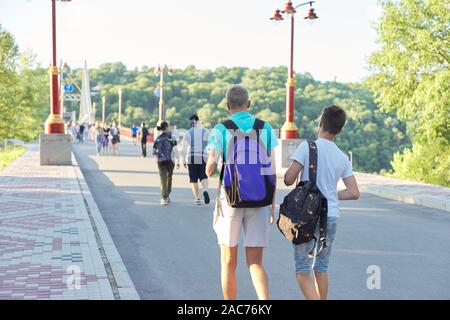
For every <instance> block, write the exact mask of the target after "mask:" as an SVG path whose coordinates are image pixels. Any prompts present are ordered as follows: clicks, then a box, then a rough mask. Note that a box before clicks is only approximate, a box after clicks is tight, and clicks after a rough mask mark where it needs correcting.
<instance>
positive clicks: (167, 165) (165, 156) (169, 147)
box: [153, 121, 180, 206]
mask: <svg viewBox="0 0 450 320" xmlns="http://www.w3.org/2000/svg"><path fill="white" fill-rule="evenodd" d="M156 128H157V129H158V131H162V133H161V134H160V135H159V136H158V138H156V140H155V142H154V144H153V155H154V156H156V157H157V160H158V170H159V176H160V178H161V205H163V206H165V205H168V204H169V203H170V197H169V196H170V192H171V191H172V174H173V169H174V168H175V163H174V158H175V159H178V157H177V156H176V153H177V150H176V145H177V142H176V140H175V139H173V138H172V134H171V132H170V128H169V124H168V123H167V122H166V121H163V122H161V124H160V125H159V126H157V127H156ZM174 153H175V154H174ZM177 162H178V161H177ZM179 167H180V164H179V163H177V168H179Z"/></svg>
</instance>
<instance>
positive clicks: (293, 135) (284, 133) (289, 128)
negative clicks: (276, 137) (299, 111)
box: [280, 122, 298, 140]
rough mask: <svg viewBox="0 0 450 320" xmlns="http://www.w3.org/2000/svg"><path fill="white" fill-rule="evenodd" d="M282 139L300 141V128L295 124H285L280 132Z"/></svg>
mask: <svg viewBox="0 0 450 320" xmlns="http://www.w3.org/2000/svg"><path fill="white" fill-rule="evenodd" d="M280 138H281V139H287V140H290V139H298V128H297V126H296V125H295V123H294V122H285V123H284V125H283V127H281V130H280Z"/></svg>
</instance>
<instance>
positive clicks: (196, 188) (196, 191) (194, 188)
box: [192, 182, 200, 200]
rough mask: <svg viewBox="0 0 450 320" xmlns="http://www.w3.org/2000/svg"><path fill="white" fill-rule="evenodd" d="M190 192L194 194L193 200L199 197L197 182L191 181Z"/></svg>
mask: <svg viewBox="0 0 450 320" xmlns="http://www.w3.org/2000/svg"><path fill="white" fill-rule="evenodd" d="M192 193H193V194H194V197H195V200H198V199H200V196H199V191H198V182H194V183H192Z"/></svg>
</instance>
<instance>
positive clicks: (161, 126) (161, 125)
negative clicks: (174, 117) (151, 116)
mask: <svg viewBox="0 0 450 320" xmlns="http://www.w3.org/2000/svg"><path fill="white" fill-rule="evenodd" d="M168 127H169V123H168V122H167V121H163V122H161V124H160V125H159V126H157V127H156V129H157V130H158V131H164V130H166V129H167V128H168Z"/></svg>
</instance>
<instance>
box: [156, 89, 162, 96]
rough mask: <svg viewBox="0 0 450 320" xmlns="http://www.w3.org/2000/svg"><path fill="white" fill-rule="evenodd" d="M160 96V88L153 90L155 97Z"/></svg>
mask: <svg viewBox="0 0 450 320" xmlns="http://www.w3.org/2000/svg"><path fill="white" fill-rule="evenodd" d="M160 95H161V89H160V88H156V89H155V96H157V97H158V98H159V96H160Z"/></svg>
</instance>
